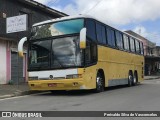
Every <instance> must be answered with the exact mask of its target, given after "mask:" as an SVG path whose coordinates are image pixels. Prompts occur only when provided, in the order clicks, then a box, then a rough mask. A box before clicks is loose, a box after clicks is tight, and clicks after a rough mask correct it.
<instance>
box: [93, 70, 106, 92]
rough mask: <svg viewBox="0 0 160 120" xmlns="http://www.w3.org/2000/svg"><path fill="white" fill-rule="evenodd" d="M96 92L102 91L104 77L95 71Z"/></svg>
mask: <svg viewBox="0 0 160 120" xmlns="http://www.w3.org/2000/svg"><path fill="white" fill-rule="evenodd" d="M95 91H96V92H97V93H99V92H103V91H104V77H103V76H102V74H101V73H100V72H98V73H97V77H96V90H95Z"/></svg>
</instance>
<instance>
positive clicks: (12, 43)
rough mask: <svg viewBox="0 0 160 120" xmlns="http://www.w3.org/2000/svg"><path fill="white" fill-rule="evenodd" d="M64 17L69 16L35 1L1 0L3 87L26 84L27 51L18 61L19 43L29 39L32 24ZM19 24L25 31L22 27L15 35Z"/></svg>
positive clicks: (0, 43)
mask: <svg viewBox="0 0 160 120" xmlns="http://www.w3.org/2000/svg"><path fill="white" fill-rule="evenodd" d="M19 16H22V17H19ZM63 16H67V15H66V14H64V13H62V12H59V11H56V10H54V9H51V8H49V7H47V6H45V5H42V4H40V3H38V2H35V1H33V0H0V65H1V67H0V84H7V83H10V82H12V83H14V84H18V83H22V82H25V81H26V78H27V62H26V61H27V57H26V56H27V52H25V54H24V58H23V59H22V58H19V57H18V55H17V44H18V42H19V40H20V39H21V38H22V37H24V36H27V37H29V35H30V30H31V27H32V24H34V23H37V22H41V21H44V20H48V19H53V18H58V17H63ZM11 17H12V19H11ZM7 20H8V21H7ZM17 21H18V22H17ZM24 21H25V22H24ZM13 23H14V24H13ZM18 24H20V25H24V29H23V27H19V28H18V29H19V32H16V31H14V29H13V28H14V27H13V25H15V26H16V25H17V26H18ZM16 30H17V29H16ZM25 50H26V51H27V44H26V45H25Z"/></svg>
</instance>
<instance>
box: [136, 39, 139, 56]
mask: <svg viewBox="0 0 160 120" xmlns="http://www.w3.org/2000/svg"><path fill="white" fill-rule="evenodd" d="M135 43H136V53H138V54H140V48H139V41H138V40H135Z"/></svg>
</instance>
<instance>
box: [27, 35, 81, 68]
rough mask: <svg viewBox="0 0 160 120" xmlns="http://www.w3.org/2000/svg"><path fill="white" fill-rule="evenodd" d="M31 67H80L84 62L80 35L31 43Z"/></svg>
mask: <svg viewBox="0 0 160 120" xmlns="http://www.w3.org/2000/svg"><path fill="white" fill-rule="evenodd" d="M30 45H31V47H30V49H29V68H30V69H32V70H34V69H38V70H43V69H44V68H45V69H49V68H52V69H55V68H66V67H67V68H68V67H78V66H82V64H83V54H82V50H81V49H80V48H79V37H78V36H72V37H65V38H56V39H51V40H44V41H36V42H32V43H30Z"/></svg>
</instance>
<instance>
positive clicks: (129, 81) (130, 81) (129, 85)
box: [128, 72, 133, 87]
mask: <svg viewBox="0 0 160 120" xmlns="http://www.w3.org/2000/svg"><path fill="white" fill-rule="evenodd" d="M132 84H133V74H132V73H131V72H129V74H128V87H131V86H132Z"/></svg>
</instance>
